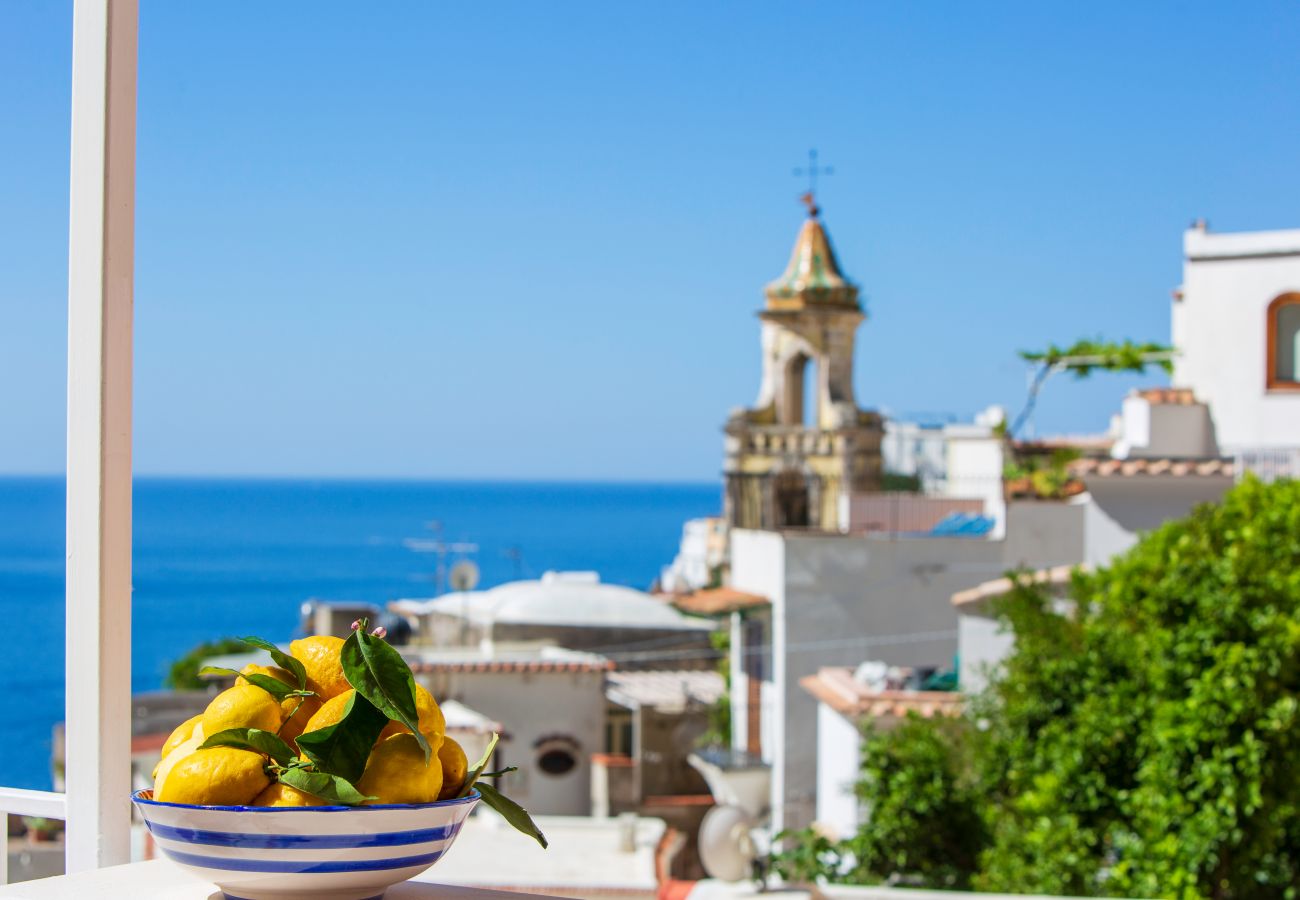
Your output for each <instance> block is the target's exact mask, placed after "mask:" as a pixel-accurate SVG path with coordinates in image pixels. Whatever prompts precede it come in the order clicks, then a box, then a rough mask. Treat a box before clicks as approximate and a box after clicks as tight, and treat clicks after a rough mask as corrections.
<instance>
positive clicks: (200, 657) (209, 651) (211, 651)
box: [163, 637, 248, 691]
mask: <svg viewBox="0 0 1300 900" xmlns="http://www.w3.org/2000/svg"><path fill="white" fill-rule="evenodd" d="M247 650H248V647H247V646H245V645H244V642H243V641H241V640H240V639H239V638H233V637H230V638H220V639H218V640H215V641H207V642H205V643H202V644H199V645H198V646H197V647H195V648H194V649H193V650H191V651H190V652H189V653H186V654H185V655H184V656H182V657H181V658H180V659H178V660H176V661H175V662H173V663H172V664H171V668H170V669H169V670H168V672H167V677H166V678H164V679H163V686H164V687H168V688H171V689H172V690H174V691H201V690H203V689H204V688H206V687H207V686H208V685H207V683H206V682H205V681H204V680H203V679H202V678H200V677H199V669H200V668H201V667H202V665H203V661H204V660H205V659H208V658H210V657H213V656H222V655H224V654H226V653H245V652H247Z"/></svg>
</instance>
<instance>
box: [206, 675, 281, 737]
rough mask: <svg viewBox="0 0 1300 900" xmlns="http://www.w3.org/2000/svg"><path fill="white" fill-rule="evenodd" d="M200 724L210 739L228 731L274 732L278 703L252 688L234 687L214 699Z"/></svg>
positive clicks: (278, 720) (262, 691) (278, 724)
mask: <svg viewBox="0 0 1300 900" xmlns="http://www.w3.org/2000/svg"><path fill="white" fill-rule="evenodd" d="M200 724H201V725H202V726H203V733H204V734H206V735H208V736H209V737H211V736H212V735H214V734H217V733H218V732H220V731H225V730H226V729H227V728H260V729H262V730H263V731H270V732H272V733H274V732H275V731H277V730H278V729H279V728H280V701H278V700H276V699H275V698H274V697H272V696H271V695H270V694H268V693H267V692H266V691H264V690H262V689H261V688H260V687H257V686H255V685H251V684H237V685H235V686H234V687H232V688H226V689H225V690H224V691H222V692H221V693H220V694H217V696H216V697H214V698H213V700H212V702H211V703H209V704H208V708H207V709H206V710H204V712H203V719H202V721H201V722H200Z"/></svg>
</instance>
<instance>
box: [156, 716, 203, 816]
mask: <svg viewBox="0 0 1300 900" xmlns="http://www.w3.org/2000/svg"><path fill="white" fill-rule="evenodd" d="M199 727H202V726H199ZM202 743H203V736H202V735H198V736H191V737H189V738H187V739H185V740H184V741H181V742H180V743H179V744H177V745H176V746H175V747H173V748H172V750H171V752H170V753H168V754H167V755H166V756H164V757H163V758H162V760H161V761H160V762H159V763H158V765H156V766H154V770H153V797H154V799H155V800H157V799H158V797H159V795H160V794H162V790H163V784H164V783H165V782H166V781H167V776H168V775H169V774H170V773H171V770H172V769H174V768H175V767H176V764H177V763H178V762H180V761H181V760H182V759H184V758H185V757H187V756H189V755H190V754H191V753H193V752H194V751H195V750H198V749H199V744H202Z"/></svg>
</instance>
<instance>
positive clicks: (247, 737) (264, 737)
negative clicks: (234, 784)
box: [199, 728, 298, 766]
mask: <svg viewBox="0 0 1300 900" xmlns="http://www.w3.org/2000/svg"><path fill="white" fill-rule="evenodd" d="M210 747H242V748H244V749H246V750H253V751H256V752H257V753H265V754H266V755H267V756H269V757H271V759H273V760H275V761H276V762H277V763H279V764H280V765H282V766H287V765H289V763H291V762H293V761H294V759H296V758H297V756H298V754H297V753H296V752H294V749H293V748H292V747H290V746H289V745H288V744H286V743H285V742H284V741H283V740H281V739H280V738H279V737H278V736H276V735H274V734H272V733H271V732H269V731H262V730H261V729H260V728H227V729H226V730H225V731H218V732H217V733H216V734H213V735H209V736H208V737H207V738H206V739H205V740H204V741H203V743H202V744H200V745H199V749H200V750H207V749H209V748H210Z"/></svg>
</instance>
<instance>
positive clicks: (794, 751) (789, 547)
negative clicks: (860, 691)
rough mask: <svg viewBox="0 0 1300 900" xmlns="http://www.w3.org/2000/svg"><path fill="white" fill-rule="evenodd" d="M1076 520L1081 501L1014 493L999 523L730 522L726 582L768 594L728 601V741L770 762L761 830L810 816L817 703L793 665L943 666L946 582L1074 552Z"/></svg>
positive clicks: (947, 658)
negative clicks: (945, 527)
mask: <svg viewBox="0 0 1300 900" xmlns="http://www.w3.org/2000/svg"><path fill="white" fill-rule="evenodd" d="M1084 529H1085V507H1084V504H1082V503H1078V502H1044V501H1016V502H1012V503H1010V504H1008V510H1007V528H1006V535H1005V536H1004V537H997V536H993V535H991V534H985V535H983V536H978V537H962V536H949V537H945V536H931V537H919V536H918V537H905V536H899V535H889V534H886V535H875V534H851V535H825V534H815V533H808V532H797V531H789V532H775V531H753V530H747V529H739V530H735V531H733V532H732V547H731V563H732V568H731V582H732V586H733V588H734V589H736V590H737V591H743V592H748V593H749V594H751V595H756V596H761V597H763V598H766V600H767V601H768V602H767V603H766V604H764V605H757V604H748V605H747V606H746V607H745V608H744V609H741V610H737V611H736V612H733V613H732V614H731V628H732V631H731V646H732V671H731V677H732V688H731V705H732V716H731V720H732V746H733V747H734V748H735V749H736V750H738V751H748V752H749V753H751V754H752V753H757V754H758V755H759V756H760V757H761V758H762V760H763V761H764V762H766V763H768V764H769V765H770V766H771V768H772V778H771V804H770V807H771V816H772V822H771V827H772V829H773V831H774V832H775V831H778V830H781V829H783V828H799V827H802V826H804V825H807V824H809V823H810V822H811V821H812V820H813V818H814V816H815V815H816V809H817V805H818V803H819V802H820V799H819V792H818V774H817V768H818V752H819V750H818V744H819V740H818V731H817V704H816V701H815V700H814V699H813V698H812V697H811V696H809V694H808V693H807V692H806V691H805V690H804V689H803V687H801V686H800V680H801V679H803V678H805V677H807V676H810V675H815V674H816V673H817V672H818V671H819V670H821V669H822V668H824V667H827V666H855V665H857V664H858V663H860V662H862V660H864V659H877V660H881V661H883V662H885V663H887V664H891V665H902V666H910V667H913V668H916V669H934V670H939V669H949V668H951V667H952V666H953V664H954V661H955V659H956V656H957V649H958V644H957V635H958V616H957V612H956V611H955V610H954V609H953V606H952V604H951V597H952V594H953V593H954V592H956V591H957V590H960V589H961V588H964V587H968V586H969V585H971V584H973V583H976V582H979V581H985V580H987V579H989V578H993V577H995V576H998V575H1001V574H1002V573H1004V572H1006V571H1007V570H1008V569H1011V568H1016V567H1021V566H1025V567H1030V568H1040V567H1043V566H1049V565H1058V564H1062V563H1070V562H1077V561H1079V560H1080V559H1082V555H1083V553H1084Z"/></svg>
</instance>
